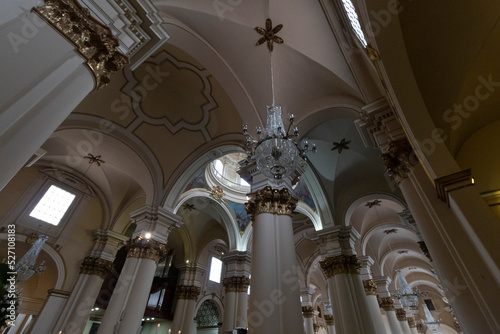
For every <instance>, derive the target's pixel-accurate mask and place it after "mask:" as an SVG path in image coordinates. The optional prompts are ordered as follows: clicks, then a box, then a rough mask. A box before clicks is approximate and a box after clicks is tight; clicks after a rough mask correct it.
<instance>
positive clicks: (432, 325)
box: [422, 304, 441, 334]
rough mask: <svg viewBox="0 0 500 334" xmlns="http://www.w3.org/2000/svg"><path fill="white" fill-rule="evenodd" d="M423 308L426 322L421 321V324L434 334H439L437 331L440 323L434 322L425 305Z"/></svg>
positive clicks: (439, 331)
mask: <svg viewBox="0 0 500 334" xmlns="http://www.w3.org/2000/svg"><path fill="white" fill-rule="evenodd" d="M423 307H424V312H425V318H426V319H427V320H422V322H423V323H424V324H425V325H426V326H427V328H429V329H430V330H431V331H432V332H433V333H434V334H439V333H441V330H440V329H439V325H440V324H441V322H440V321H439V320H434V317H433V316H432V314H431V311H429V308H428V307H427V304H424V305H423Z"/></svg>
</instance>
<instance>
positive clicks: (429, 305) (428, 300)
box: [424, 299, 436, 311]
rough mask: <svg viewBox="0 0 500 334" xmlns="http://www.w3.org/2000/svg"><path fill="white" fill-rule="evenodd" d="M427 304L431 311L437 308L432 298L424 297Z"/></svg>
mask: <svg viewBox="0 0 500 334" xmlns="http://www.w3.org/2000/svg"><path fill="white" fill-rule="evenodd" d="M424 302H425V304H426V305H427V308H428V309H429V311H435V310H436V308H435V307H434V303H433V302H432V299H424Z"/></svg>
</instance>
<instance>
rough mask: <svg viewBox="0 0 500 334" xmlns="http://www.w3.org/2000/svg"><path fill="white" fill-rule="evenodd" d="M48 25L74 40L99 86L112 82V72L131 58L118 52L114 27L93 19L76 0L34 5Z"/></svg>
mask: <svg viewBox="0 0 500 334" xmlns="http://www.w3.org/2000/svg"><path fill="white" fill-rule="evenodd" d="M33 11H35V12H36V13H38V15H40V16H41V17H42V18H43V19H44V20H45V21H46V22H47V23H48V24H50V25H51V26H52V27H54V28H55V29H56V30H57V31H59V32H60V33H61V34H62V35H63V36H64V37H65V38H66V39H67V40H68V41H69V42H71V43H72V44H73V45H74V46H75V47H76V49H77V50H78V53H80V54H81V55H82V57H83V58H85V59H86V61H87V67H88V68H89V69H90V70H91V72H92V74H93V75H94V77H95V81H96V89H99V88H101V87H104V86H106V85H107V84H108V83H109V82H110V76H111V74H112V73H113V72H117V71H119V70H121V69H122V68H123V67H124V66H125V64H126V63H128V58H127V57H126V56H124V55H123V54H121V53H120V52H118V50H117V48H118V46H119V44H118V41H117V40H116V39H115V37H114V36H113V34H112V33H111V29H109V28H108V27H106V26H104V25H103V24H101V23H100V22H99V21H98V20H96V19H94V18H93V17H92V15H91V14H90V11H89V10H88V9H87V8H84V7H82V6H80V4H78V2H77V1H76V0H66V1H58V0H45V3H44V4H43V5H41V6H39V7H35V8H33Z"/></svg>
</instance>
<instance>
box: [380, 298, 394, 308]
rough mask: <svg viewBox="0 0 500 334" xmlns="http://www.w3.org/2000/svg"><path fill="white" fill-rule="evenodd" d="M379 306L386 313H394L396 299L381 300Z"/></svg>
mask: <svg viewBox="0 0 500 334" xmlns="http://www.w3.org/2000/svg"><path fill="white" fill-rule="evenodd" d="M379 305H380V307H381V308H383V309H384V311H394V299H393V298H392V297H382V298H379Z"/></svg>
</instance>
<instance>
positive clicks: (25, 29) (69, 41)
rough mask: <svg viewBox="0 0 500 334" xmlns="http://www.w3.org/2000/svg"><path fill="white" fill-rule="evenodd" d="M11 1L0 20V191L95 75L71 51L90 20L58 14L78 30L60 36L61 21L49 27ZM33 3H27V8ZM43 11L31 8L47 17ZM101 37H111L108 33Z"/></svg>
mask: <svg viewBox="0 0 500 334" xmlns="http://www.w3.org/2000/svg"><path fill="white" fill-rule="evenodd" d="M14 3H15V2H14V1H10V2H9V7H8V8H7V9H6V11H5V12H2V14H1V17H0V21H1V24H0V36H2V38H3V39H2V41H1V42H2V46H3V47H2V48H1V49H0V60H1V62H2V79H3V80H2V81H1V82H0V91H1V92H2V94H1V96H0V110H1V112H0V156H2V157H9V158H8V159H5V161H3V163H2V164H0V190H1V189H3V187H4V186H5V185H6V184H7V183H8V182H9V181H10V180H11V179H12V177H14V175H15V174H16V173H17V172H18V171H19V169H21V167H22V166H23V165H24V164H25V163H26V162H27V161H28V160H29V158H30V157H31V156H32V155H33V154H34V153H35V152H36V151H37V149H38V148H40V146H41V145H42V144H43V143H44V142H45V141H46V140H47V139H48V138H49V136H50V135H51V134H52V133H53V132H54V131H55V130H56V129H57V127H58V126H59V125H60V124H61V123H62V122H63V120H64V119H65V118H66V117H67V116H68V115H69V114H70V113H71V112H72V111H73V110H74V109H75V108H76V106H77V105H78V104H79V103H80V102H81V101H82V100H83V99H84V98H85V97H86V96H87V95H88V94H89V93H90V92H91V91H92V90H93V89H94V87H95V86H96V76H95V74H94V73H95V72H93V71H92V70H91V69H90V68H89V67H87V66H86V59H85V57H83V56H82V55H81V54H82V53H80V52H79V50H78V49H77V47H75V45H77V44H78V43H79V42H80V41H79V39H81V38H83V37H82V36H85V32H86V31H88V28H87V27H88V24H87V23H86V22H92V21H94V19H93V18H92V17H91V16H90V15H89V16H88V17H87V18H85V19H84V18H82V17H81V16H78V15H72V14H73V13H71V11H70V12H66V11H65V10H63V12H65V17H66V18H68V20H69V21H71V24H75V25H76V26H78V27H79V28H80V30H81V31H82V33H81V34H73V35H72V36H66V37H67V38H65V37H64V36H63V34H62V33H60V32H59V31H58V29H59V30H64V28H67V27H66V26H64V25H65V22H67V20H60V22H59V24H60V25H62V27H58V28H54V27H53V26H52V25H54V26H57V24H55V23H51V24H48V23H46V22H47V21H50V19H48V20H47V21H45V20H43V19H41V18H40V16H38V14H36V13H34V12H30V11H29V10H26V9H25V8H23V6H26V5H27V3H28V1H18V4H14ZM39 3H40V2H39V1H33V5H38V4H39ZM57 3H59V2H53V3H52V5H51V6H54V5H55V6H57ZM48 7H50V6H48ZM48 7H47V6H46V5H45V4H42V5H41V6H40V7H37V8H39V9H40V10H41V11H42V12H44V10H46V12H47V13H48V14H50V12H51V10H50V8H49V9H47V8H48ZM47 16H49V15H46V17H47ZM66 24H67V23H66ZM61 28H62V29H61ZM107 37H109V38H113V37H112V34H111V31H110V30H109V31H107ZM73 39H76V40H73ZM81 44H83V43H81ZM103 45H104V44H103ZM48 46H50V47H48ZM104 50H108V49H106V48H104ZM110 52H114V51H110ZM83 54H85V52H83ZM109 55H111V54H109ZM123 59H124V58H123ZM121 67H122V66H119V68H120V69H121ZM103 72H108V71H107V70H104V71H103Z"/></svg>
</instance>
